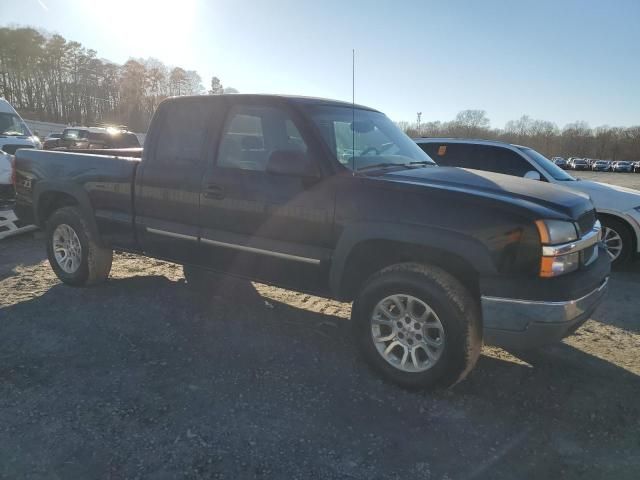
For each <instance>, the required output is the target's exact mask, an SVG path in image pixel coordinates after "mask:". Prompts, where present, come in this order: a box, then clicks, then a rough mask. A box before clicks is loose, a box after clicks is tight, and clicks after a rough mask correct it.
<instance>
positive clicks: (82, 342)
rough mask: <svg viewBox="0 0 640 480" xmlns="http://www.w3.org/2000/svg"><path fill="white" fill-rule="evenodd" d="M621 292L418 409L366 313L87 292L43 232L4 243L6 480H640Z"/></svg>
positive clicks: (127, 281) (487, 359)
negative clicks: (57, 267) (64, 278)
mask: <svg viewBox="0 0 640 480" xmlns="http://www.w3.org/2000/svg"><path fill="white" fill-rule="evenodd" d="M583 175H589V174H580V176H583ZM596 175H597V176H598V178H599V179H600V180H603V178H604V177H603V174H596ZM604 175H606V176H611V175H614V176H618V175H621V174H604ZM625 177H629V178H637V179H638V180H640V175H638V176H637V177H633V176H632V175H629V176H625ZM613 178H614V180H615V178H616V177H613ZM611 283H612V284H611V291H610V294H609V296H608V298H607V299H606V301H605V303H604V305H603V306H602V307H601V308H600V309H599V310H598V311H597V312H596V314H595V315H594V317H593V318H592V319H591V320H589V321H588V322H587V323H586V324H585V325H584V326H583V327H582V328H581V329H580V330H579V331H578V332H577V333H576V335H574V336H572V337H570V338H568V339H567V340H565V341H564V342H562V343H560V344H557V345H555V346H552V347H547V348H545V349H542V350H539V351H537V352H535V353H534V354H528V355H519V356H515V355H512V354H510V353H508V352H505V351H503V350H500V349H496V348H485V349H484V351H483V355H482V357H481V359H480V361H479V363H478V365H477V367H476V369H475V371H474V372H473V373H472V374H471V375H470V377H469V378H468V379H467V380H466V381H464V382H463V383H461V384H459V385H457V386H456V387H455V388H453V389H451V390H441V391H436V392H432V393H410V392H406V391H403V390H400V389H398V388H397V387H395V386H392V385H388V384H385V383H383V382H382V381H380V380H379V379H378V378H377V377H376V376H375V375H374V374H372V373H371V372H370V371H369V370H368V369H367V368H366V366H365V365H364V364H363V362H362V361H361V360H360V358H359V357H358V356H357V354H356V353H355V352H354V350H353V348H352V345H351V342H350V340H349V337H348V335H347V331H348V322H347V319H348V317H349V311H350V307H349V305H346V304H341V303H337V302H333V301H327V300H325V299H321V298H316V297H312V296H309V295H303V294H298V293H295V292H291V291H287V290H282V289H278V288H273V287H268V286H264V285H260V284H253V285H252V284H249V283H244V282H240V281H232V280H229V281H227V282H225V283H223V284H222V285H221V286H220V287H219V289H217V290H216V291H215V292H213V294H212V295H211V296H210V297H209V298H206V299H205V298H202V297H200V296H198V295H196V294H194V293H192V292H191V291H190V290H188V289H187V288H186V285H185V284H184V279H183V278H182V271H181V267H180V266H178V265H174V264H171V263H166V262H162V261H158V260H153V259H147V258H143V257H138V256H135V255H129V254H126V255H125V254H121V255H117V256H116V258H115V262H114V267H113V270H112V275H111V278H110V279H109V281H108V282H107V283H106V284H104V285H101V286H98V287H94V288H86V289H78V288H71V287H68V286H64V285H62V284H60V282H59V281H58V280H57V279H56V277H55V276H54V274H53V273H52V271H51V269H50V268H49V266H48V264H47V262H46V260H45V253H44V247H43V245H42V240H41V239H39V238H38V234H36V235H35V238H34V235H33V234H28V235H23V236H21V237H15V238H11V239H7V240H3V241H2V242H0V478H10V479H14V478H47V479H51V478H54V479H55V478H61V479H69V478H79V479H88V478H154V479H155V478H161V479H162V478H176V477H179V478H230V479H238V478H286V479H294V478H300V479H307V478H346V479H375V478H392V479H394V478H397V479H404V478H417V479H459V478H462V479H471V478H473V479H476V478H491V479H507V478H508V479H511V478H517V479H525V478H569V479H578V478H580V479H601V478H616V479H626V478H629V479H637V478H638V472H639V471H640V434H639V433H638V432H640V402H639V401H638V399H639V398H640V314H638V306H639V305H640V304H639V301H638V294H639V292H640V266H634V267H632V268H630V269H628V270H627V271H624V272H616V273H615V274H614V275H613V278H612V282H611Z"/></svg>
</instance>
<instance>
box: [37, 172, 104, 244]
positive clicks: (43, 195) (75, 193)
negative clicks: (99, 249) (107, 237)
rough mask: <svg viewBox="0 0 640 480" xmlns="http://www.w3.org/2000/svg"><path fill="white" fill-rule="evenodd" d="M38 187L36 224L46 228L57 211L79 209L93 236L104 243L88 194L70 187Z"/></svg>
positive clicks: (46, 185) (47, 185)
mask: <svg viewBox="0 0 640 480" xmlns="http://www.w3.org/2000/svg"><path fill="white" fill-rule="evenodd" d="M38 187H39V188H37V189H36V191H35V192H34V193H35V195H34V200H35V201H34V214H35V221H36V224H37V225H38V226H39V227H41V228H42V227H44V226H45V225H46V223H47V220H48V219H49V218H50V217H51V215H52V214H53V212H55V211H56V210H58V209H60V208H62V207H69V206H72V207H77V208H78V209H79V210H80V212H81V213H82V214H83V216H84V218H85V220H86V221H87V224H88V226H89V228H90V229H91V230H92V234H93V235H94V236H95V238H96V239H98V241H99V242H100V243H101V244H102V243H103V242H102V239H101V237H100V235H99V232H98V227H97V224H96V220H95V217H94V215H93V208H92V206H91V202H90V201H89V196H88V194H87V192H85V191H84V190H82V189H81V188H79V187H77V188H76V187H74V186H71V187H69V186H68V185H55V184H53V185H49V184H45V185H42V184H41V185H38Z"/></svg>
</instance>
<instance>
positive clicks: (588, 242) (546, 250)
mask: <svg viewBox="0 0 640 480" xmlns="http://www.w3.org/2000/svg"><path fill="white" fill-rule="evenodd" d="M601 230H602V226H601V225H600V221H599V220H596V223H595V224H594V225H593V229H592V230H591V231H590V232H589V233H587V234H586V235H585V236H584V237H582V238H581V239H580V240H576V241H575V242H569V243H563V244H562V245H543V247H542V255H543V256H545V257H557V256H558V255H568V254H569V253H575V252H579V251H580V250H584V249H585V248H589V247H591V246H592V245H595V244H596V243H598V242H599V241H600V232H601Z"/></svg>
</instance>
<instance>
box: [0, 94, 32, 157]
mask: <svg viewBox="0 0 640 480" xmlns="http://www.w3.org/2000/svg"><path fill="white" fill-rule="evenodd" d="M41 147H42V144H41V143H40V140H38V138H37V137H35V136H34V135H33V133H31V130H29V127H27V124H26V123H24V120H22V118H21V117H20V115H19V114H18V112H16V111H15V109H14V108H13V107H12V106H11V104H10V103H9V102H7V101H6V100H5V99H3V98H0V150H2V151H4V152H6V153H9V154H11V155H13V154H14V153H16V150H17V149H19V148H41Z"/></svg>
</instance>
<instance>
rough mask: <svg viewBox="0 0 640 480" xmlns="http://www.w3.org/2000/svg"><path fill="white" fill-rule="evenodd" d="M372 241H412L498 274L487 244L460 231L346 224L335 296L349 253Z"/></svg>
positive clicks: (333, 272) (336, 263)
mask: <svg viewBox="0 0 640 480" xmlns="http://www.w3.org/2000/svg"><path fill="white" fill-rule="evenodd" d="M371 240H382V241H384V240H387V241H394V242H403V243H409V244H413V245H415V246H417V247H423V248H431V249H434V250H438V251H441V252H447V253H450V254H454V255H456V256H458V257H460V258H462V259H463V260H464V261H466V262H467V263H468V264H469V265H471V266H472V267H473V268H474V269H475V270H476V271H477V272H478V273H479V274H480V275H492V274H495V273H496V267H495V265H494V263H493V261H492V259H491V255H490V253H489V251H488V249H487V247H486V246H485V245H484V244H482V242H480V241H479V240H477V239H475V238H473V237H471V236H469V235H464V234H461V233H458V232H453V231H450V230H445V229H442V228H437V227H426V226H420V225H411V224H406V225H405V224H395V223H382V222H363V223H356V224H352V225H349V226H347V227H345V229H344V230H343V232H342V235H341V236H340V238H339V240H338V243H337V245H336V249H335V251H334V254H333V257H332V261H331V269H330V272H329V287H330V289H331V292H332V294H333V295H335V296H336V297H337V298H340V297H341V293H342V292H343V285H342V280H343V278H344V273H345V272H344V270H345V266H346V264H347V261H348V258H349V255H350V254H351V253H352V252H353V251H354V250H355V249H356V248H357V246H358V244H360V243H362V242H365V241H371Z"/></svg>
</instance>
